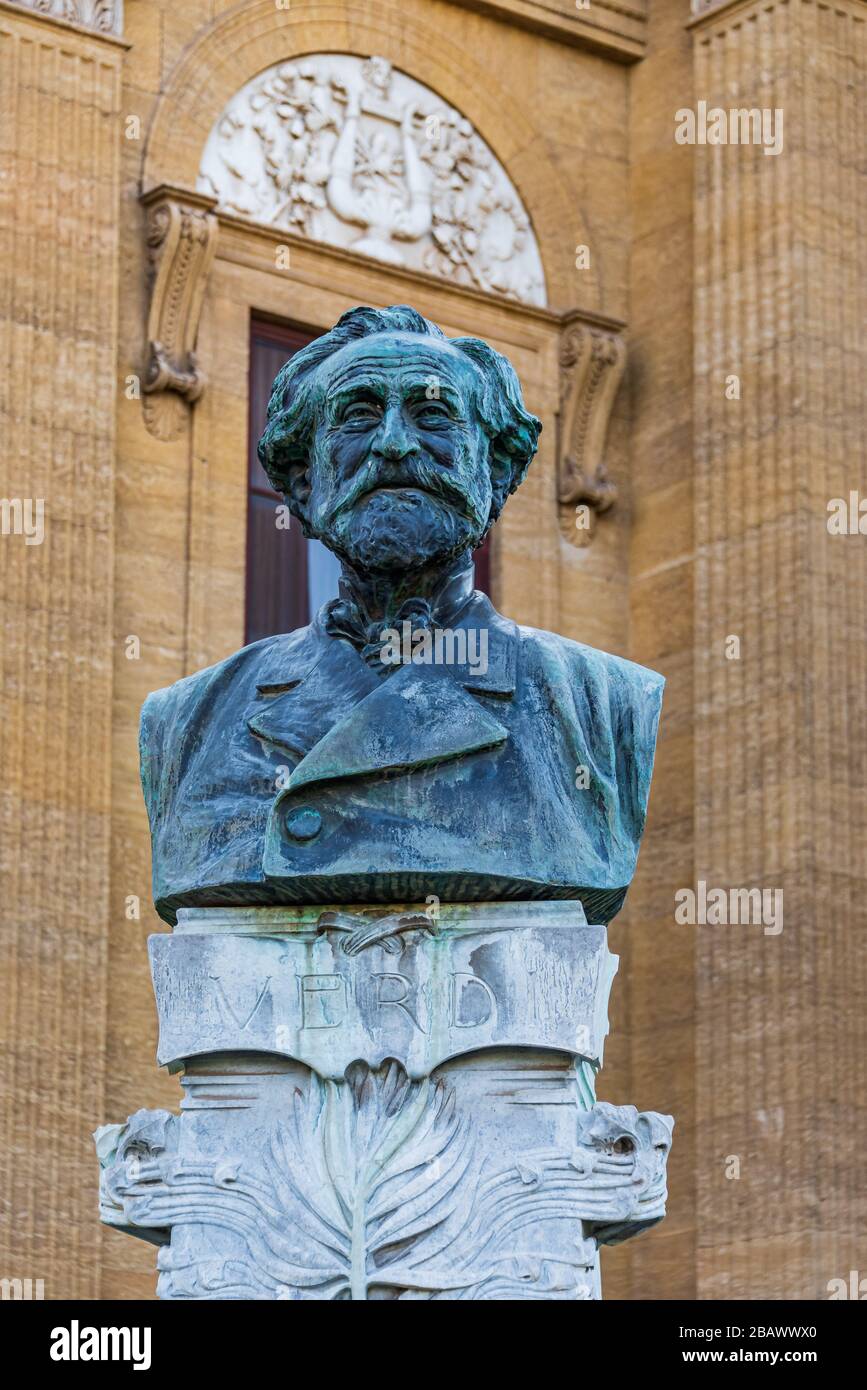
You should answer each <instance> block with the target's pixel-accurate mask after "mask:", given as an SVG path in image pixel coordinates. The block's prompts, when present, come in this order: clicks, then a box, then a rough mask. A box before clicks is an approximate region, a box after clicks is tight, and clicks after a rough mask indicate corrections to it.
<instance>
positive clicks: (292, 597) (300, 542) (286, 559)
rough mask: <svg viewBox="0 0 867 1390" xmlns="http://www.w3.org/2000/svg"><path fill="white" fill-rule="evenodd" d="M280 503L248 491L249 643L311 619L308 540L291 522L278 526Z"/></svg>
mask: <svg viewBox="0 0 867 1390" xmlns="http://www.w3.org/2000/svg"><path fill="white" fill-rule="evenodd" d="M279 505H280V499H279V498H276V497H273V496H271V497H263V496H261V495H260V494H259V493H256V492H251V493H250V496H249V499H248V512H247V641H248V642H258V641H259V638H260V637H270V636H272V635H273V634H274V633H276V632H291V631H292V629H293V628H296V627H304V625H305V624H306V623H307V622H308V621H309V619H308V606H307V542H306V541H305V539H304V537H303V536H302V534H301V527H300V525H299V524H298V522H297V521H296V520H295V518H294V517H293V518H292V522H291V525H290V527H289V530H288V531H284V530H281V529H279V528H278V526H277V524H276V523H277V507H278V506H279Z"/></svg>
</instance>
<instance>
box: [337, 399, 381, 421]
mask: <svg viewBox="0 0 867 1390" xmlns="http://www.w3.org/2000/svg"><path fill="white" fill-rule="evenodd" d="M381 413H382V412H381V411H380V408H379V406H378V405H376V404H375V402H373V401H353V403H352V404H351V405H348V406H347V407H346V409H345V410H344V412H343V423H344V424H347V423H352V424H373V422H374V421H376V420H378V419H379V417H380V415H381Z"/></svg>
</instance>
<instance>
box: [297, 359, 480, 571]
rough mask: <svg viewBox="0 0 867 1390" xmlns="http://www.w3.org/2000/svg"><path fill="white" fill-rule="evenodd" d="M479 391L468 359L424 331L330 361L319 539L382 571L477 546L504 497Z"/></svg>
mask: <svg viewBox="0 0 867 1390" xmlns="http://www.w3.org/2000/svg"><path fill="white" fill-rule="evenodd" d="M478 385H479V383H478V378H477V368H476V367H475V365H474V364H473V363H472V362H471V361H470V360H469V359H468V358H467V357H466V356H465V355H464V354H462V353H461V352H459V351H457V350H456V349H454V348H452V347H450V346H449V345H448V343H442V342H440V341H438V340H437V339H433V338H425V337H421V336H420V335H419V334H415V333H388V334H386V333H383V334H377V335H375V336H373V337H368V338H362V339H359V340H358V341H357V342H354V343H350V344H348V345H347V346H346V347H345V348H342V349H341V350H340V352H338V353H335V355H334V356H333V357H331V358H329V359H328V360H327V361H326V362H324V363H323V365H322V366H321V368H320V369H319V373H318V374H317V380H316V395H317V423H316V429H315V434H314V439H313V445H312V448H311V451H310V463H309V471H308V478H307V482H308V484H309V487H310V492H309V495H308V497H307V498H306V500H305V504H304V505H305V512H306V514H307V520H308V524H309V526H310V529H311V530H312V531H313V533H314V534H315V535H317V536H319V537H320V539H321V540H323V541H324V542H325V543H326V545H328V546H330V547H331V549H332V550H335V551H337V553H338V554H340V555H342V556H344V557H345V558H346V559H347V560H349V562H350V564H352V565H354V566H355V567H356V568H357V569H360V570H365V571H370V572H374V573H376V572H378V573H387V572H389V571H394V570H403V569H415V568H419V567H421V566H423V565H428V564H430V563H435V562H437V561H442V562H445V561H447V560H449V559H450V558H452V557H453V556H455V555H458V554H459V553H460V552H461V551H462V550H465V549H466V548H467V547H468V546H472V545H475V544H476V543H477V542H478V541H479V540H480V539H481V537H482V535H483V534H484V531H485V528H486V526H487V523H488V516H489V514H490V509H491V496H492V494H491V477H490V470H489V468H488V447H489V446H488V439H487V436H486V435H485V433H484V431H483V429H482V428H481V426H480V424H479V421H478V417H477V414H476V410H475V406H474V400H475V392H476V389H477V387H478Z"/></svg>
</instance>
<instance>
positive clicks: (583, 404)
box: [557, 322, 626, 545]
mask: <svg viewBox="0 0 867 1390" xmlns="http://www.w3.org/2000/svg"><path fill="white" fill-rule="evenodd" d="M625 365H626V344H625V342H624V340H623V337H622V336H621V334H620V333H619V332H617V331H616V330H615V329H611V328H603V327H599V326H596V325H592V324H588V323H575V322H573V323H571V324H570V325H569V326H568V327H567V328H566V329H565V331H564V333H563V337H562V339H561V341H560V420H559V427H560V432H559V448H558V458H557V469H558V497H559V501H560V504H561V506H563V507H569V508H570V509H575V508H578V507H581V508H583V509H584V510H583V514H582V515H583V519H584V521H585V525H584V526H581V525H580V524H576V528H575V534H574V535H573V536H571V539H572V540H574V541H575V542H576V543H577V544H579V545H581V544H584V545H586V544H588V543H589V541H590V540H591V539H592V536H593V522H594V519H595V517H596V516H598V515H601V513H603V512H607V511H608V509H609V507H611V506H613V504H614V502H615V501H616V500H617V485H616V483H614V482H613V481H612V480H611V478H609V476H608V469H607V467H606V465H605V460H604V449H605V436H606V434H607V432H608V420H609V417H610V415H611V407H612V406H613V404H614V397H615V396H616V395H617V388H618V386H619V385H620V379H621V377H622V376H623V369H624V367H625ZM581 519H582V517H581V516H579V517H578V522H580V520H581ZM582 537H583V539H582Z"/></svg>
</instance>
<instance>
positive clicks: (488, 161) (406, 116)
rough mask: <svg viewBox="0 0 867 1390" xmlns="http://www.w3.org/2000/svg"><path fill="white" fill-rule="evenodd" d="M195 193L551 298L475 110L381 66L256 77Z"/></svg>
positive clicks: (339, 63)
mask: <svg viewBox="0 0 867 1390" xmlns="http://www.w3.org/2000/svg"><path fill="white" fill-rule="evenodd" d="M197 187H198V190H199V192H200V193H202V194H205V195H206V196H209V197H212V198H214V199H215V200H216V203H217V207H218V209H219V210H220V211H222V212H226V213H231V214H234V215H236V216H240V217H247V218H250V219H252V220H255V221H257V222H263V223H267V224H268V225H270V226H274V227H279V228H285V229H286V230H287V231H289V232H292V233H294V234H295V235H298V236H304V237H310V238H311V239H312V240H314V241H320V242H324V243H325V244H326V245H329V246H340V247H346V248H348V249H351V250H354V251H358V252H361V253H363V254H365V255H367V256H372V257H373V258H374V259H376V260H379V261H384V262H385V263H386V264H389V265H395V266H402V267H406V268H408V269H412V270H421V271H426V272H427V273H428V274H432V275H437V276H441V277H442V278H443V279H447V280H451V281H453V282H454V283H455V284H458V285H467V286H473V287H475V288H476V289H479V290H484V291H488V292H492V293H495V294H502V295H506V296H508V297H509V298H511V299H516V300H519V301H521V302H522V303H525V304H537V305H544V304H545V302H546V297H545V280H544V273H543V270H542V262H541V258H540V255H539V248H538V245H537V242H536V238H535V236H534V234H533V230H532V227H531V225H530V219H529V217H528V216H527V213H526V211H525V209H524V207H523V205H522V203H521V199H520V197H519V195H518V193H517V191H516V189H515V187H514V185H513V184H512V182H511V180H510V179H509V176H508V174H507V173H506V171H505V169H504V168H503V166H502V165H501V164H500V162H499V161H498V160H497V158H496V156H495V155H494V154H493V152H492V151H491V149H490V148H489V147H488V145H487V144H486V143H485V141H484V140H483V139H482V138H481V136H480V135H479V134H478V133H477V132H476V130H475V129H474V128H473V126H472V124H471V123H470V121H468V120H467V119H466V117H465V116H463V115H462V114H461V113H460V112H459V111H457V110H455V109H454V108H453V107H450V106H448V105H446V104H445V103H444V102H443V101H442V99H441V98H440V97H439V96H437V95H436V93H434V92H432V91H431V90H430V88H428V87H426V86H424V85H423V84H422V83H421V82H418V81H416V80H415V79H414V78H412V77H409V76H408V75H407V74H406V73H404V72H401V71H399V70H398V69H396V68H393V67H392V65H391V63H389V62H388V61H387V59H385V58H379V57H371V58H368V59H366V60H365V59H362V58H359V57H356V56H353V55H351V54H346V53H317V54H311V55H310V56H308V57H305V58H300V59H297V60H294V61H292V62H284V63H278V64H276V65H275V66H274V67H272V68H269V69H267V71H265V72H263V73H260V74H259V76H258V77H255V78H253V80H252V81H250V82H248V83H247V84H246V86H244V87H242V88H241V90H240V91H239V92H237V93H236V94H235V96H234V97H232V99H231V101H230V102H229V103H228V105H227V106H226V107H225V109H224V111H223V113H222V115H221V116H220V118H219V119H218V121H217V122H216V124H215V126H214V128H213V130H212V131H211V134H210V136H209V138H208V141H207V144H206V146H205V152H204V156H203V158H202V164H201V169H200V172H199V179H198V185H197Z"/></svg>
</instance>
